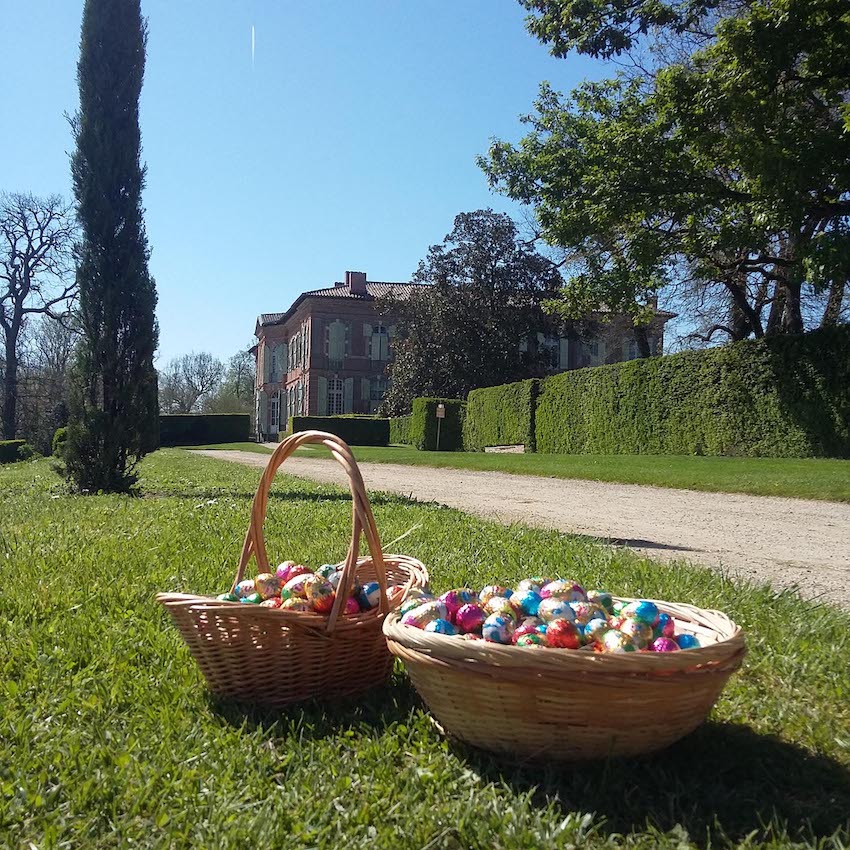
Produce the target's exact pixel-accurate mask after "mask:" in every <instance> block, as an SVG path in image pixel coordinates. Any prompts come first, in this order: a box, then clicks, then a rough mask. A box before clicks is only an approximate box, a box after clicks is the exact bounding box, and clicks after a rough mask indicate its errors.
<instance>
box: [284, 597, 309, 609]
mask: <svg viewBox="0 0 850 850" xmlns="http://www.w3.org/2000/svg"><path fill="white" fill-rule="evenodd" d="M280 610H281V611H309V610H311V609H310V606H309V604H308V603H307V600H306V599H299V598H298V597H297V596H293V597H292V598H291V599H284V600H282V601H281V603H280Z"/></svg>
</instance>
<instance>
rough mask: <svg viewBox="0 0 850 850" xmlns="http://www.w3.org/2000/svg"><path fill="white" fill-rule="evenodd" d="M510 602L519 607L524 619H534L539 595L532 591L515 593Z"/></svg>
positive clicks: (538, 603) (538, 604)
mask: <svg viewBox="0 0 850 850" xmlns="http://www.w3.org/2000/svg"><path fill="white" fill-rule="evenodd" d="M511 602H512V603H514V604H515V605H519V607H520V608H521V609H522V613H523V614H524V615H525V616H526V617H536V616H537V609H538V608H539V607H540V594H539V593H537V592H536V591H534V590H526V591H524V592H520V591H517V592H516V593H515V594H514V595H513V596H512V597H511Z"/></svg>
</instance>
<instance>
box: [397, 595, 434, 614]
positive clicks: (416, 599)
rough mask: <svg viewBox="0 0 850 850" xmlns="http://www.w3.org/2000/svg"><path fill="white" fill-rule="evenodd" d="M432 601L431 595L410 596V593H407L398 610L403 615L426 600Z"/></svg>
mask: <svg viewBox="0 0 850 850" xmlns="http://www.w3.org/2000/svg"><path fill="white" fill-rule="evenodd" d="M433 601H434V599H433V597H424V596H411V595H410V594H408V595H407V598H406V599H405V600H404V602H402V603H401V606H400V607H399V609H398V612H399V614H401V616H404V615H405V614H406V613H407V612H408V611H412V610H413V609H414V608H418V607H419V606H420V605H424V604H425V603H426V602H433Z"/></svg>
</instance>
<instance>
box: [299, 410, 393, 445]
mask: <svg viewBox="0 0 850 850" xmlns="http://www.w3.org/2000/svg"><path fill="white" fill-rule="evenodd" d="M296 431H327V432H328V433H329V434H336V435H337V437H339V438H340V439H342V440H345V442H346V443H348V444H349V445H350V446H386V445H389V442H390V420H389V419H378V418H376V417H374V416H292V417H290V419H289V431H288V432H287V433H289V434H294V433H295V432H296ZM282 436H283V435H282Z"/></svg>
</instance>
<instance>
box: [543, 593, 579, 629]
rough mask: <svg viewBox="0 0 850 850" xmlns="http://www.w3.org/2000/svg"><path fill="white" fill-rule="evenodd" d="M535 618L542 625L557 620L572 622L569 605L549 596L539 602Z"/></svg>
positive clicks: (564, 601) (571, 612)
mask: <svg viewBox="0 0 850 850" xmlns="http://www.w3.org/2000/svg"><path fill="white" fill-rule="evenodd" d="M537 616H538V617H539V618H540V619H541V620H543V622H544V623H548V622H550V621H552V620H558V619H566V620H572V619H573V617H574V614H573V610H572V608H570V603H569V602H567V601H566V600H565V599H558V598H557V597H555V596H549V597H547V598H546V599H542V600H541V601H540V605H539V606H538V608H537Z"/></svg>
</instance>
